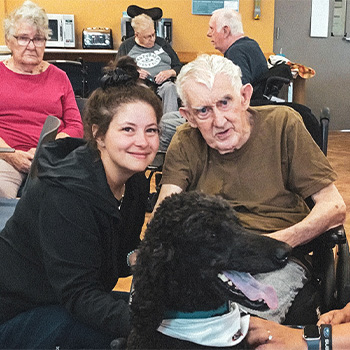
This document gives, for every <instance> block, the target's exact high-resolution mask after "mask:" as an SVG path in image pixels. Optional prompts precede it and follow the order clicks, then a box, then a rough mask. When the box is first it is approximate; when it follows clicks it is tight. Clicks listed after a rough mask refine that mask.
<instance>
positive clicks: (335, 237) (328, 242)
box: [294, 225, 347, 257]
mask: <svg viewBox="0 0 350 350" xmlns="http://www.w3.org/2000/svg"><path fill="white" fill-rule="evenodd" d="M346 242H347V239H346V234H345V230H344V226H343V225H340V226H337V227H334V228H331V229H330V230H328V231H326V232H324V233H322V234H321V235H319V236H318V237H316V238H315V239H313V240H312V241H311V242H308V243H306V244H304V245H302V246H298V247H296V248H294V252H295V254H296V256H298V257H300V256H302V255H304V254H309V253H311V252H315V251H318V252H320V251H322V250H324V249H333V248H334V247H335V246H336V245H338V244H339V245H342V244H345V243H346Z"/></svg>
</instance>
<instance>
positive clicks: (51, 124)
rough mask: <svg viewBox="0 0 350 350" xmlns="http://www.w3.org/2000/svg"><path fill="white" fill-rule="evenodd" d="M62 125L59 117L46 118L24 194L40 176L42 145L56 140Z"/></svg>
mask: <svg viewBox="0 0 350 350" xmlns="http://www.w3.org/2000/svg"><path fill="white" fill-rule="evenodd" d="M60 124H61V121H60V120H59V119H58V118H57V117H54V116H53V115H49V116H48V117H47V118H46V120H45V123H44V125H43V128H42V129H41V133H40V136H39V141H38V145H37V147H36V150H35V154H34V158H33V161H32V165H31V167H30V170H29V173H28V177H27V180H26V182H25V184H24V187H23V190H22V193H24V192H25V191H26V189H27V188H28V186H29V183H30V181H31V180H32V179H33V178H35V177H37V175H38V156H39V153H40V150H41V148H42V145H43V144H45V143H47V142H49V141H54V140H55V138H56V135H57V131H58V128H59V127H60Z"/></svg>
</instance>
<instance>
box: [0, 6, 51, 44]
mask: <svg viewBox="0 0 350 350" xmlns="http://www.w3.org/2000/svg"><path fill="white" fill-rule="evenodd" d="M20 22H27V23H28V24H30V25H31V26H33V27H34V28H36V29H37V31H38V32H39V33H40V34H42V35H44V36H45V38H46V39H49V35H50V34H51V30H50V29H49V20H48V18H47V15H46V12H45V10H44V9H43V8H41V7H40V6H38V5H37V4H35V3H34V2H32V1H30V0H27V1H24V3H23V4H22V6H21V7H19V8H17V9H16V10H14V11H13V12H11V13H10V15H9V16H8V17H7V18H6V19H5V20H4V31H5V38H6V40H9V38H10V36H11V35H13V34H14V33H15V31H16V27H17V25H18V24H19V23H20Z"/></svg>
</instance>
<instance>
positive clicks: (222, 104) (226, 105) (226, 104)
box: [188, 96, 233, 120]
mask: <svg viewBox="0 0 350 350" xmlns="http://www.w3.org/2000/svg"><path fill="white" fill-rule="evenodd" d="M232 105H233V99H232V97H230V96H227V97H225V98H223V99H221V100H218V101H216V102H215V103H213V104H212V105H209V106H202V107H188V108H189V109H190V110H191V111H192V113H193V114H194V115H195V116H196V117H197V118H198V119H200V120H207V119H209V118H210V117H211V116H212V115H213V114H214V108H216V109H218V110H219V111H221V112H225V111H228V110H230V109H231V108H232Z"/></svg>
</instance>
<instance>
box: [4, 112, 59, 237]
mask: <svg viewBox="0 0 350 350" xmlns="http://www.w3.org/2000/svg"><path fill="white" fill-rule="evenodd" d="M60 124H61V121H60V120H59V119H58V118H57V117H54V116H52V115H49V116H48V117H47V118H46V120H45V123H44V125H43V128H42V130H41V133H40V136H39V141H38V145H37V147H36V150H35V154H34V158H33V161H32V165H31V167H30V170H29V173H28V176H27V179H26V180H25V183H24V186H23V189H22V192H21V195H23V194H24V193H25V191H27V190H28V188H29V187H30V185H31V182H32V180H33V179H34V178H35V177H37V175H38V157H39V155H40V151H41V149H42V145H43V144H45V143H47V142H49V141H53V140H55V138H56V135H57V131H58V128H59V126H60ZM17 202H18V199H8V198H0V231H1V230H2V229H3V228H4V226H5V223H6V221H7V220H8V219H9V218H10V217H11V216H12V214H13V212H14V211H15V208H16V205H17Z"/></svg>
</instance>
